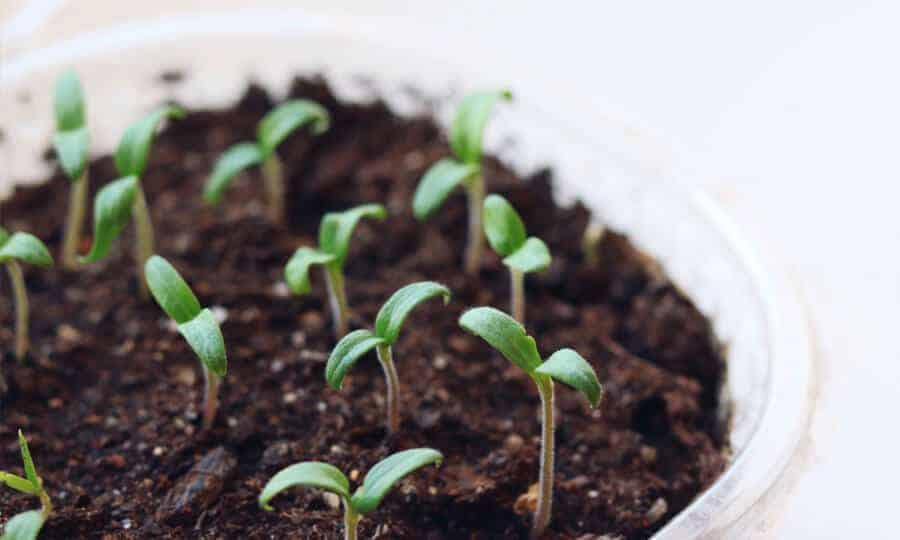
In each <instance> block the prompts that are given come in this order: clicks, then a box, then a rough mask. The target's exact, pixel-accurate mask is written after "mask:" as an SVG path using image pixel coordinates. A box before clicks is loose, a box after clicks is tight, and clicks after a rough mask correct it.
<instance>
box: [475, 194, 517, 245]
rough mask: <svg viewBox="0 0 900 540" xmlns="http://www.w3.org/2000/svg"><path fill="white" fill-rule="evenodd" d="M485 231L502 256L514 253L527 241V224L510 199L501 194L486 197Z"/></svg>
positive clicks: (489, 240)
mask: <svg viewBox="0 0 900 540" xmlns="http://www.w3.org/2000/svg"><path fill="white" fill-rule="evenodd" d="M484 233H485V235H486V236H487V238H488V242H490V243H491V247H492V248H493V249H494V251H496V252H497V255H500V256H501V257H507V256H509V255H512V254H513V252H515V251H516V250H517V249H519V248H520V247H522V244H524V243H525V237H526V233H525V224H524V223H522V218H520V217H519V213H518V212H516V209H515V208H513V206H512V205H511V204H509V201H507V200H506V199H504V198H503V197H501V196H500V195H494V194H491V195H488V196H487V197H486V198H485V199H484Z"/></svg>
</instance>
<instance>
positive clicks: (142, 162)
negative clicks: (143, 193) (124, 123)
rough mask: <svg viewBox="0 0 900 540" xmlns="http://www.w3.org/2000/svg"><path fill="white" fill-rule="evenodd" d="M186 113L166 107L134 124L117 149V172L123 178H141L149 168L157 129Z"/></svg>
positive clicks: (170, 106) (127, 130) (172, 107)
mask: <svg viewBox="0 0 900 540" xmlns="http://www.w3.org/2000/svg"><path fill="white" fill-rule="evenodd" d="M183 116H184V111H183V110H182V109H181V108H179V107H174V106H172V105H166V106H164V107H160V108H158V109H156V110H155V111H152V112H150V113H149V114H147V115H146V116H144V117H143V118H141V119H140V120H138V121H136V122H134V123H133V124H131V125H130V126H128V129H126V130H125V133H124V134H123V135H122V139H121V140H120V141H119V146H118V148H116V170H118V171H119V174H121V175H122V176H131V175H133V176H141V175H142V174H144V169H145V168H146V167H147V155H148V154H149V153H150V144H151V143H153V136H154V135H155V134H156V128H157V126H158V125H159V123H160V122H162V121H163V120H164V119H165V118H182V117H183Z"/></svg>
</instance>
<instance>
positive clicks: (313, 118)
mask: <svg viewBox="0 0 900 540" xmlns="http://www.w3.org/2000/svg"><path fill="white" fill-rule="evenodd" d="M330 122H331V120H330V117H329V116H328V111H327V110H325V108H324V107H322V106H321V105H319V104H318V103H316V102H314V101H310V100H307V99H296V100H292V101H288V102H287V103H283V104H281V105H279V106H278V107H275V108H274V109H272V110H271V111H270V112H269V113H268V114H266V115H265V116H264V117H263V119H262V120H260V122H259V124H258V125H257V127H256V141H255V142H240V143H237V144H235V145H234V146H232V147H231V148H229V149H228V150H226V151H225V152H224V153H223V154H222V155H221V156H220V157H219V160H218V161H217V162H216V164H215V166H214V167H213V171H212V173H211V174H210V176H209V179H208V180H207V181H206V186H205V187H204V189H203V200H204V201H206V203H207V204H211V205H215V204H218V203H219V201H221V200H222V195H223V194H224V193H225V190H226V189H227V188H228V186H229V185H230V184H231V181H232V180H233V179H234V178H235V177H236V176H237V175H238V173H240V172H241V171H243V170H245V169H248V168H250V167H252V166H254V165H261V166H262V173H263V180H264V181H265V188H266V195H267V197H268V200H269V218H270V219H271V220H272V222H273V223H279V224H280V223H283V222H284V218H285V210H284V196H285V195H284V194H285V188H284V170H283V169H284V167H283V164H282V162H281V159H280V158H279V157H278V153H277V152H276V151H275V150H276V149H277V148H278V145H280V144H281V143H282V142H283V141H284V140H285V139H287V137H288V135H290V134H291V133H293V132H294V131H296V130H297V129H300V128H301V127H303V126H309V128H310V132H311V133H312V134H313V135H320V134H322V133H325V132H326V131H327V130H328V127H329V124H330Z"/></svg>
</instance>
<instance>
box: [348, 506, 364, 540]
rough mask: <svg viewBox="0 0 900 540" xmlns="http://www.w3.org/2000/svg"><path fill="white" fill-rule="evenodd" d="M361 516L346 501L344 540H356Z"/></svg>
mask: <svg viewBox="0 0 900 540" xmlns="http://www.w3.org/2000/svg"><path fill="white" fill-rule="evenodd" d="M360 517H361V516H360V515H359V514H357V513H356V511H354V510H353V508H351V507H350V503H349V502H348V501H347V500H344V540H356V529H357V527H359V519H360Z"/></svg>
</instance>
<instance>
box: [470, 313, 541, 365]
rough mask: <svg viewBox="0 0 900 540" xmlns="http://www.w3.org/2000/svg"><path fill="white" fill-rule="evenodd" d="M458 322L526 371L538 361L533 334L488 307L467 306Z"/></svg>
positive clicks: (538, 362)
mask: <svg viewBox="0 0 900 540" xmlns="http://www.w3.org/2000/svg"><path fill="white" fill-rule="evenodd" d="M459 325H460V326H462V327H463V328H465V329H466V330H467V331H469V332H471V333H472V334H475V335H476V336H478V337H480V338H481V339H483V340H485V341H487V342H488V344H490V346H491V347H493V348H495V349H497V350H498V351H499V352H500V353H501V354H502V355H503V356H504V357H506V359H507V360H509V361H510V362H512V363H513V364H515V365H517V366H519V367H520V368H522V369H524V370H525V371H526V372H527V373H528V374H532V373H534V370H535V369H536V368H537V367H538V366H539V365H541V355H540V354H539V353H538V350H537V345H536V344H535V342H534V338H533V337H531V336H529V335H528V334H527V333H526V332H525V327H523V326H522V325H521V324H519V322H518V321H516V320H515V319H513V318H512V317H510V316H509V315H507V314H506V313H503V312H502V311H500V310H499V309H495V308H492V307H478V308H474V309H470V310H469V311H467V312H465V313H463V314H462V316H461V317H460V318H459Z"/></svg>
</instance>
